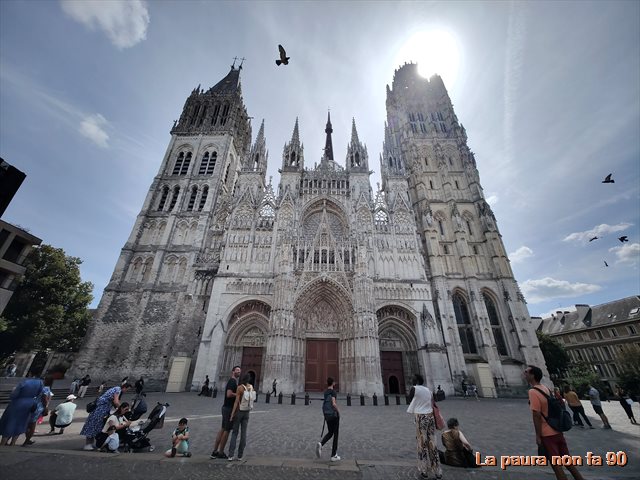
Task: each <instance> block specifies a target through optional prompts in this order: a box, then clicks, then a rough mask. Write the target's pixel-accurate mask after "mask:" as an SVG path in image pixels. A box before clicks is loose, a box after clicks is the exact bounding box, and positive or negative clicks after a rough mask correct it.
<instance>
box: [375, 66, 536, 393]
mask: <svg viewBox="0 0 640 480" xmlns="http://www.w3.org/2000/svg"><path fill="white" fill-rule="evenodd" d="M382 174H383V182H387V183H388V182H391V179H393V178H398V177H400V176H406V179H407V182H408V187H409V189H408V193H409V197H410V203H411V205H413V208H414V210H415V217H416V221H417V225H418V231H419V234H420V237H421V240H422V245H423V249H422V250H423V254H424V257H425V264H426V265H425V266H426V272H427V275H428V277H429V279H430V280H431V289H432V297H433V305H434V311H435V315H436V323H437V324H438V325H441V326H442V331H443V332H444V336H443V338H442V342H444V343H445V344H446V345H451V346H452V347H451V348H450V349H449V352H448V362H449V368H450V371H451V377H452V379H453V381H454V384H459V382H460V381H461V379H462V378H465V376H466V375H469V374H471V375H474V376H475V377H476V378H478V377H483V378H486V379H487V381H486V382H485V384H487V382H488V384H490V385H491V386H490V387H489V389H493V391H496V390H497V389H499V388H500V387H501V386H502V385H504V383H508V381H512V378H513V376H514V375H516V373H515V372H514V369H513V368H512V365H513V364H514V363H515V364H518V363H525V364H527V363H531V364H535V365H544V360H543V359H542V357H541V355H540V351H539V348H538V346H537V342H536V340H535V333H534V332H533V330H534V329H533V328H532V325H531V319H530V317H529V314H528V311H527V308H526V305H525V302H524V298H523V296H522V294H521V293H520V290H519V289H518V286H517V283H516V281H515V279H514V278H513V272H512V271H511V268H510V265H509V261H508V259H507V255H506V251H505V248H504V244H503V243H502V238H501V236H500V233H499V232H498V228H497V225H496V224H495V218H494V216H493V213H492V212H491V209H490V207H489V205H488V204H487V202H486V200H485V198H484V194H483V191H482V187H481V186H480V179H479V174H478V170H477V169H476V163H475V159H474V156H473V153H471V151H470V150H469V148H468V146H467V136H466V132H465V130H464V128H463V127H462V126H461V125H460V124H459V123H458V119H457V117H456V115H455V112H454V110H453V105H452V103H451V99H450V98H449V95H448V93H447V90H446V88H445V86H444V83H443V81H442V79H441V78H440V77H439V76H437V75H434V76H433V77H431V78H430V79H428V80H427V79H425V78H422V77H421V76H420V75H419V74H418V71H417V65H416V64H405V65H404V66H402V67H400V68H399V69H398V70H396V72H395V74H394V78H393V84H392V87H391V88H389V87H387V125H386V127H385V145H384V157H383V159H382ZM387 190H388V188H387ZM483 365H485V366H486V371H485V372H484V373H483V372H480V370H482V368H484V367H482V366H483ZM491 378H492V379H493V380H491Z"/></svg>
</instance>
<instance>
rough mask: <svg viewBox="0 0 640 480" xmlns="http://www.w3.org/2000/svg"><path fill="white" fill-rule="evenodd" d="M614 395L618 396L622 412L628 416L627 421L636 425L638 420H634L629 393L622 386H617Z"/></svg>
mask: <svg viewBox="0 0 640 480" xmlns="http://www.w3.org/2000/svg"><path fill="white" fill-rule="evenodd" d="M616 395H617V396H618V400H619V401H620V405H621V406H622V408H623V409H624V413H626V414H627V417H629V421H630V422H631V423H632V424H634V425H637V424H638V422H636V417H634V415H633V409H632V408H631V405H633V400H632V399H631V397H630V396H629V394H628V393H627V392H625V391H624V389H623V388H621V387H618V388H617V389H616Z"/></svg>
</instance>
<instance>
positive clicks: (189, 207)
mask: <svg viewBox="0 0 640 480" xmlns="http://www.w3.org/2000/svg"><path fill="white" fill-rule="evenodd" d="M197 196H198V187H196V186H194V187H193V188H192V189H191V196H190V197H189V204H188V205H187V211H188V212H191V211H193V206H194V205H195V203H196V197H197Z"/></svg>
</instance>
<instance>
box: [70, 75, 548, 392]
mask: <svg viewBox="0 0 640 480" xmlns="http://www.w3.org/2000/svg"><path fill="white" fill-rule="evenodd" d="M240 73H241V67H240V68H236V67H232V68H231V71H230V72H229V73H228V74H227V76H226V77H225V78H223V79H222V80H221V81H220V82H218V83H217V84H216V85H215V86H213V87H212V88H210V89H209V90H206V91H205V90H202V89H201V88H200V87H198V88H196V89H194V90H193V91H192V92H191V95H190V96H189V97H188V98H187V100H186V103H185V105H184V109H183V111H182V114H181V116H180V119H179V120H178V121H177V122H176V123H175V124H174V126H173V128H172V130H171V140H170V142H169V146H168V148H167V150H166V154H165V156H164V159H163V160H162V164H161V166H160V170H159V172H158V174H157V176H156V177H155V179H154V180H153V183H152V185H151V188H150V189H149V192H148V194H147V196H146V199H145V202H144V205H143V206H142V209H141V211H140V214H139V215H138V217H137V219H136V222H135V225H134V227H133V230H132V232H131V235H130V237H129V239H128V241H127V242H126V244H125V246H124V248H123V249H122V252H121V254H120V257H119V259H118V262H117V264H116V266H115V269H114V272H113V276H112V277H111V280H110V283H109V284H108V286H107V287H106V289H105V291H104V294H103V297H102V299H101V301H100V304H99V307H98V310H97V312H96V317H95V320H94V322H93V324H92V325H91V327H90V330H89V333H88V334H87V339H86V342H85V346H84V348H83V350H82V351H81V352H80V354H79V355H78V358H77V359H76V362H75V364H74V370H75V371H77V372H78V373H85V372H86V373H90V374H91V375H92V376H93V377H94V378H111V379H117V378H120V377H122V376H125V375H130V376H132V377H133V376H137V375H145V377H146V378H147V379H153V380H154V381H157V382H161V383H162V382H164V383H166V382H167V381H168V380H169V376H170V370H171V366H172V362H174V361H175V360H176V359H179V358H181V359H188V363H187V365H190V366H189V367H188V368H187V374H186V376H185V379H186V380H187V383H186V385H187V386H188V385H193V386H197V385H198V383H199V382H200V381H202V380H203V379H204V377H205V375H209V377H210V378H211V379H212V381H213V380H216V381H217V382H218V383H219V384H220V383H221V382H224V381H225V378H226V377H227V376H228V374H229V372H230V371H231V369H232V367H233V366H234V365H240V366H241V367H242V368H243V371H245V372H249V373H250V374H251V375H252V377H253V381H254V384H256V385H257V388H258V389H259V390H260V391H264V392H266V391H270V390H271V382H272V381H273V379H277V381H278V386H279V390H282V391H283V392H285V393H291V392H298V393H300V392H304V391H319V390H322V389H323V388H324V382H325V380H326V378H327V377H328V376H332V377H334V378H335V379H336V380H337V382H338V388H339V390H340V391H341V392H344V393H353V394H360V393H364V394H365V395H372V394H374V393H376V394H377V395H381V394H382V393H390V394H393V393H404V392H405V391H407V390H408V388H409V387H410V385H411V384H410V379H411V376H412V375H413V374H414V373H422V374H423V375H424V377H425V379H426V381H427V385H428V386H430V387H435V386H437V385H441V386H442V388H443V389H445V391H447V392H449V393H452V392H453V390H454V387H457V386H459V385H460V383H461V382H462V380H463V379H466V378H467V377H471V378H470V380H468V382H469V381H475V382H476V383H477V384H478V385H479V387H480V391H481V393H484V394H485V395H492V396H493V395H496V394H498V395H499V394H501V392H508V391H509V389H510V388H518V387H520V386H522V384H523V381H522V378H521V371H522V365H523V364H530V363H531V364H536V365H541V366H543V367H544V360H543V357H542V354H541V352H540V349H539V346H538V342H537V339H536V335H535V329H534V327H533V325H532V322H531V319H530V317H529V313H528V311H527V307H526V303H525V301H524V298H523V296H522V294H521V293H520V290H519V288H518V285H517V283H516V281H515V279H514V277H513V273H512V271H511V267H510V265H509V260H508V258H507V254H506V252H505V248H504V245H503V243H502V240H501V236H500V233H499V231H498V228H497V225H496V219H495V217H494V215H493V212H492V211H491V208H490V206H489V205H488V204H487V202H486V200H485V198H484V196H483V192H482V187H481V185H480V179H479V174H478V170H477V168H476V162H475V159H474V155H473V153H472V152H471V151H470V150H469V148H468V146H467V136H466V133H465V130H464V127H463V126H462V125H461V124H460V123H459V122H458V119H457V118H456V115H455V113H454V111H453V106H452V103H451V100H450V99H449V96H448V93H447V91H446V89H445V86H444V84H443V82H442V80H441V78H440V77H438V76H434V77H432V78H431V79H430V80H427V79H424V78H422V77H420V76H419V75H418V73H417V66H416V65H415V64H405V65H404V66H402V67H400V68H399V69H398V70H397V71H396V72H395V75H394V79H393V83H392V86H391V87H389V86H387V101H386V105H387V120H386V122H385V127H384V143H383V153H382V154H381V156H380V168H381V171H380V173H381V177H382V185H381V186H378V189H377V191H376V192H375V193H374V192H373V190H372V188H371V185H370V180H369V177H370V175H371V173H372V172H371V169H370V159H369V156H368V152H367V148H366V147H365V146H364V145H363V144H362V143H361V142H360V140H359V138H358V133H357V130H356V124H355V120H354V122H353V124H352V131H351V141H350V143H349V145H348V146H347V152H346V162H345V164H344V166H342V165H340V164H338V163H337V162H336V161H335V158H334V150H333V144H332V137H331V134H332V131H333V130H332V125H331V119H330V118H328V119H327V125H326V129H325V135H326V141H325V148H324V154H323V156H322V158H321V161H320V163H319V164H316V165H315V167H313V168H309V167H305V156H304V147H303V143H302V142H301V139H300V135H299V129H298V120H297V119H296V121H295V126H294V128H293V134H292V136H291V140H290V141H289V142H288V143H287V144H286V145H285V147H284V151H283V154H282V164H281V168H280V170H279V171H280V183H279V184H278V185H277V188H275V189H274V186H273V185H272V183H271V180H268V181H267V159H268V153H267V143H266V137H265V126H264V121H263V122H262V125H261V126H260V130H259V132H258V134H257V136H256V138H255V141H254V142H253V144H252V143H251V125H250V121H249V117H248V114H247V110H246V107H245V105H244V102H243V98H242V91H241V84H240ZM480 367H482V368H480Z"/></svg>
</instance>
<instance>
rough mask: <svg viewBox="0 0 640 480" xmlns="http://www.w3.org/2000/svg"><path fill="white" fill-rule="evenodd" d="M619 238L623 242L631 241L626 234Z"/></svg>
mask: <svg viewBox="0 0 640 480" xmlns="http://www.w3.org/2000/svg"><path fill="white" fill-rule="evenodd" d="M618 240H620V241H621V242H622V243H624V242H628V241H629V237H627V236H626V235H623V236H621V237H618Z"/></svg>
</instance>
